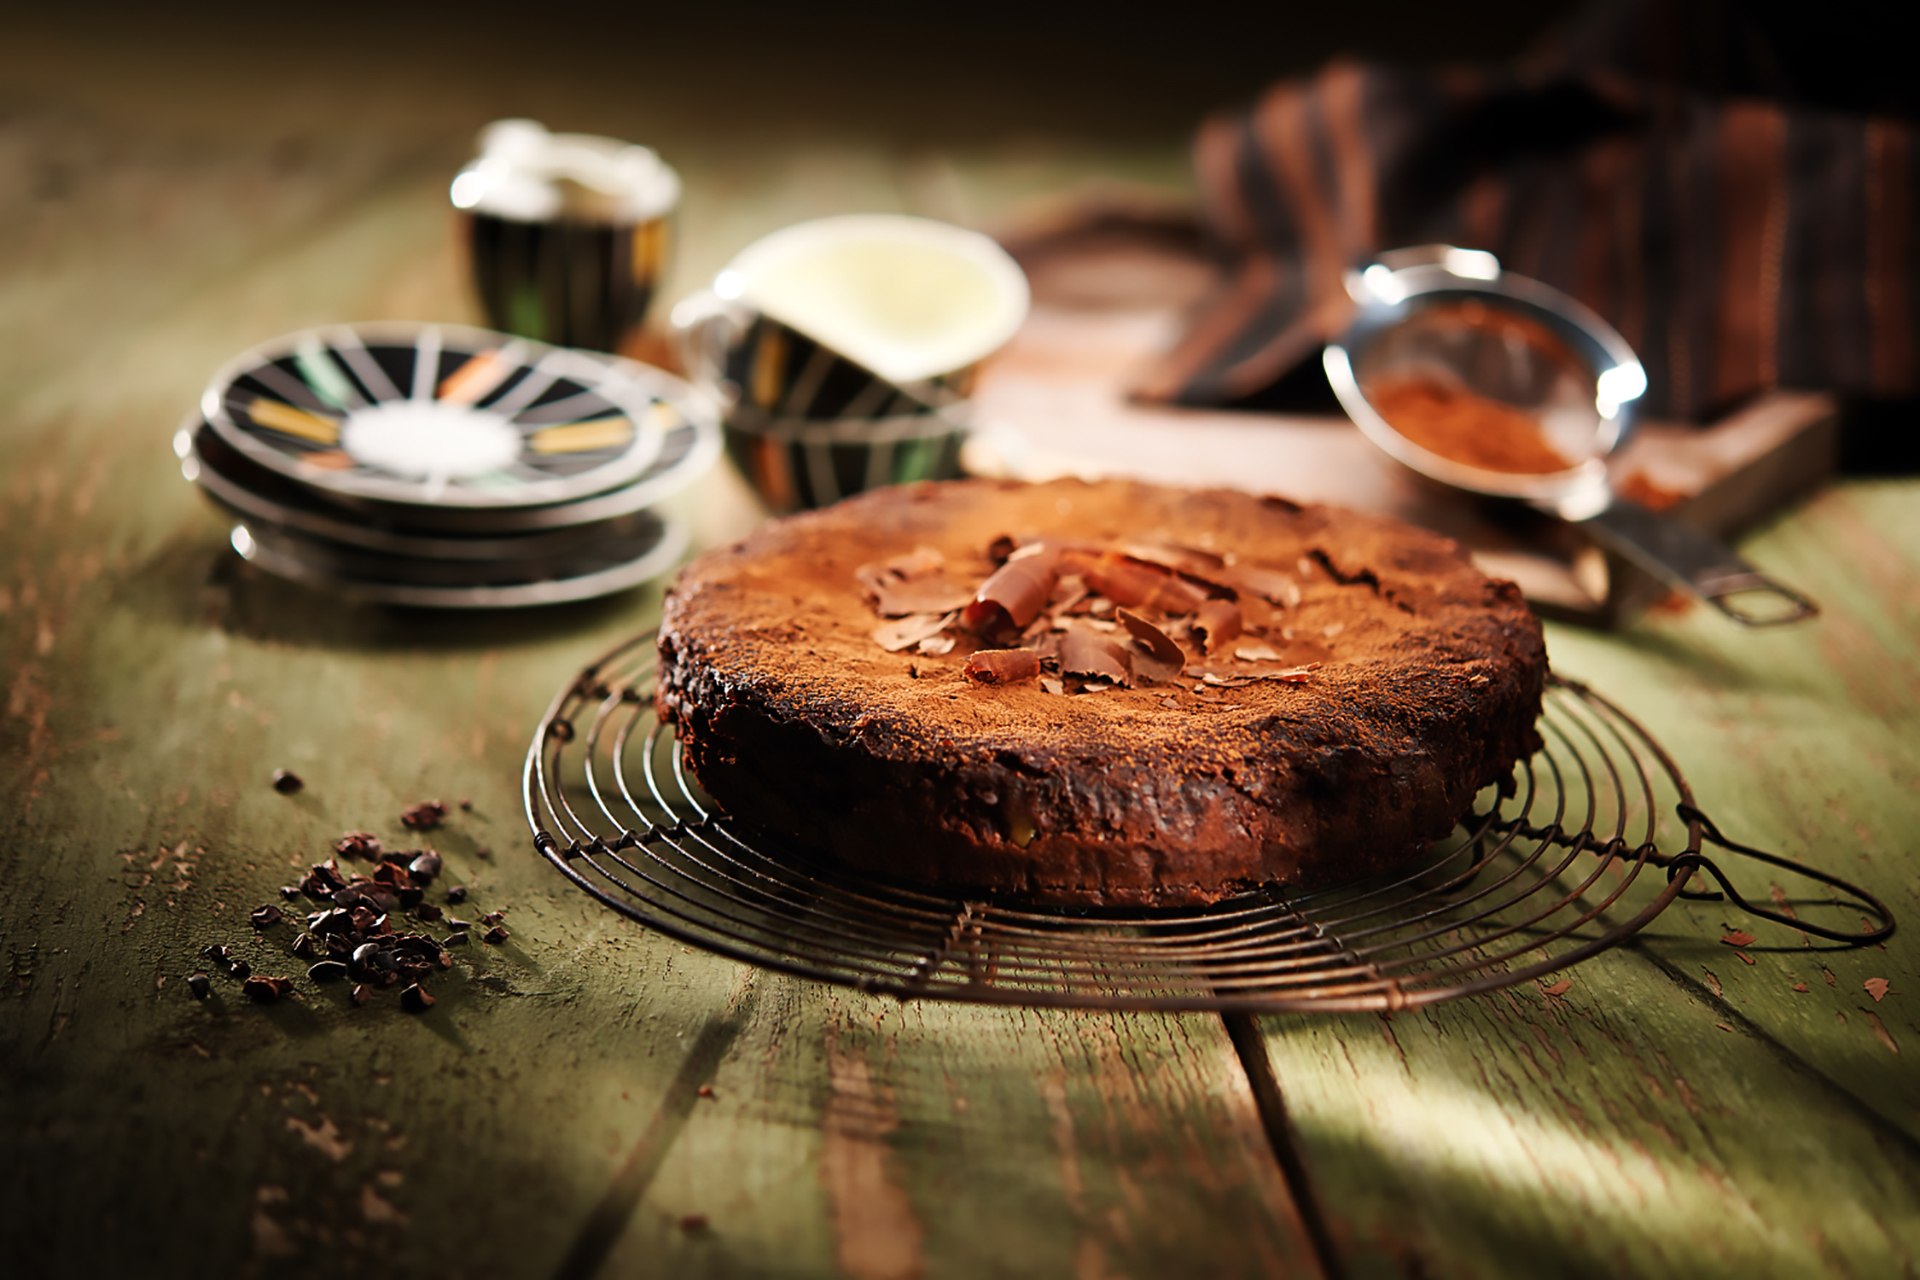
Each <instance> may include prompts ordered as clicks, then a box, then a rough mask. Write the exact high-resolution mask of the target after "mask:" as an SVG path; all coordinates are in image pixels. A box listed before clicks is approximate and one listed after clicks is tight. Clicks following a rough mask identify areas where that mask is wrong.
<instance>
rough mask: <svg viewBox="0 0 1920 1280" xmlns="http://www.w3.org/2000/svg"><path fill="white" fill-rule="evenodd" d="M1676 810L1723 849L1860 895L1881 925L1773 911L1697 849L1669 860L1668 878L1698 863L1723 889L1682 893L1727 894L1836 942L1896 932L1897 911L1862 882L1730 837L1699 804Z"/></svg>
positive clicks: (1751, 909)
mask: <svg viewBox="0 0 1920 1280" xmlns="http://www.w3.org/2000/svg"><path fill="white" fill-rule="evenodd" d="M1675 810H1676V811H1677V812H1678V813H1679V815H1680V819H1681V821H1683V822H1698V823H1699V824H1700V826H1701V829H1702V831H1703V832H1704V833H1705V835H1706V838H1707V839H1708V840H1710V841H1712V842H1713V843H1714V844H1717V845H1719V846H1720V847H1721V848H1722V849H1726V850H1729V851H1731V852H1733V853H1738V854H1741V855H1742V856H1744V857H1748V858H1753V859H1755V860H1756V861H1759V862H1764V863H1767V864H1768V865H1769V866H1775V867H1779V868H1780V869H1781V870H1783V871H1791V872H1793V873H1794V874H1795V875H1797V876H1804V877H1805V878H1807V879H1809V880H1817V881H1818V882H1820V883H1821V884H1824V885H1827V886H1829V887H1831V888H1834V889H1838V890H1840V891H1841V892H1842V893H1847V894H1851V895H1852V896H1853V897H1855V898H1857V899H1859V901H1860V902H1861V903H1862V904H1863V905H1865V906H1866V907H1867V908H1868V909H1869V910H1871V911H1872V912H1873V914H1875V915H1876V916H1878V917H1880V927H1879V928H1877V929H1873V930H1871V931H1869V932H1864V933H1842V932H1840V931H1839V930H1838V929H1829V928H1826V927H1825V926H1823V925H1817V924H1809V923H1808V922H1806V921H1805V920H1800V919H1797V918H1795V917H1793V916H1790V915H1786V914H1783V913H1781V912H1778V911H1769V910H1768V909H1767V908H1765V907H1761V906H1756V905H1755V904H1753V903H1751V902H1748V901H1747V900H1746V899H1745V898H1743V897H1741V896H1740V891H1739V890H1738V889H1735V888H1734V887H1733V883H1732V881H1730V880H1728V879H1727V873H1726V872H1724V871H1722V870H1721V869H1720V866H1719V864H1718V863H1716V862H1714V860H1713V859H1711V858H1708V857H1705V856H1703V855H1702V854H1699V853H1696V852H1688V853H1683V854H1679V855H1677V856H1675V857H1674V858H1673V859H1672V860H1671V861H1669V862H1668V863H1667V880H1668V882H1669V883H1671V882H1672V880H1673V878H1674V876H1676V875H1677V874H1679V873H1680V871H1682V870H1683V869H1685V868H1687V867H1697V868H1699V869H1700V870H1702V871H1704V872H1706V873H1707V874H1708V875H1710V876H1712V877H1713V878H1714V879H1715V880H1716V881H1718V882H1719V885H1720V889H1721V892H1720V893H1715V892H1713V891H1711V890H1706V891H1701V890H1689V889H1683V890H1681V892H1680V896H1681V897H1683V898H1690V899H1693V900H1695V901H1699V902H1718V901H1720V900H1721V898H1723V897H1725V898H1730V899H1732V900H1733V904H1734V905H1735V906H1736V907H1739V908H1740V909H1741V910H1742V911H1744V912H1746V913H1747V914H1748V915H1750V916H1759V917H1760V918H1761V919H1762V920H1772V921H1774V922H1775V923H1777V924H1784V925H1786V926H1787V927H1789V928H1792V929H1798V930H1800V931H1801V932H1802V933H1811V934H1813V935H1815V936H1816V937H1821V938H1826V939H1828V940H1830V941H1833V942H1844V943H1846V944H1848V945H1849V946H1855V947H1870V946H1872V945H1873V944H1874V943H1876V942H1884V941H1886V940H1887V939H1888V938H1890V937H1892V936H1893V930H1894V922H1893V912H1892V911H1890V910H1888V909H1887V904H1886V903H1884V902H1882V901H1880V899H1878V898H1876V897H1875V896H1874V895H1873V894H1871V893H1868V892H1867V891H1866V890H1865V889H1862V888H1861V887H1860V886H1859V885H1857V884H1854V883H1853V882H1852V881H1850V880H1843V879H1841V878H1840V877H1839V876H1836V875H1832V874H1830V873H1828V872H1825V871H1821V870H1819V869H1817V868H1814V867H1807V866H1802V865H1801V864H1799V863H1797V862H1792V861H1789V860H1788V859H1786V858H1783V857H1781V856H1780V855H1778V854H1774V853H1768V852H1766V851H1765V850H1764V849H1756V848H1754V847H1753V846H1752V845H1745V844H1741V843H1739V842H1738V841H1736V840H1729V839H1728V838H1727V837H1726V836H1725V835H1723V834H1722V833H1721V831H1720V828H1719V827H1717V826H1715V825H1714V822H1713V819H1712V818H1709V817H1708V816H1707V815H1706V814H1705V813H1704V812H1702V811H1701V810H1700V808H1699V807H1698V806H1697V805H1692V804H1688V803H1687V802H1685V801H1682V802H1681V803H1680V804H1678V805H1676V806H1675Z"/></svg>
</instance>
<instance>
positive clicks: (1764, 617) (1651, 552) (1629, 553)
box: [1577, 499, 1820, 627]
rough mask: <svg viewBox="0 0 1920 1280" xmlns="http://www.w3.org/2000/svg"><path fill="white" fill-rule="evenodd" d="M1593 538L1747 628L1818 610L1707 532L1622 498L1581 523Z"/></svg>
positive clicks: (1776, 623) (1796, 618)
mask: <svg viewBox="0 0 1920 1280" xmlns="http://www.w3.org/2000/svg"><path fill="white" fill-rule="evenodd" d="M1577 523H1578V524H1579V525H1580V526H1581V527H1582V528H1583V529H1585V530H1587V531H1588V532H1589V533H1591V534H1592V535H1593V539H1594V541H1596V542H1598V543H1600V544H1601V545H1602V546H1604V547H1606V548H1607V549H1608V550H1610V551H1617V552H1619V553H1620V554H1621V555H1623V556H1625V557H1626V558H1627V559H1629V560H1631V561H1632V562H1633V563H1635V564H1637V565H1639V566H1640V567H1641V568H1642V569H1645V570H1646V571H1647V572H1649V573H1651V574H1653V575H1654V576H1656V577H1658V578H1661V579H1662V580H1664V581H1666V582H1669V583H1672V584H1673V585H1674V586H1676V587H1679V588H1681V589H1682V590H1684V591H1689V592H1692V593H1693V594H1694V595H1696V596H1698V597H1700V598H1701V599H1702V600H1705V601H1706V602H1707V603H1708V604H1710V605H1712V606H1713V607H1714V608H1716V609H1718V610H1719V611H1720V612H1722V613H1724V614H1726V615H1727V616H1728V617H1729V618H1732V619H1733V620H1734V621H1735V622H1738V623H1740V624H1741V625H1742V626H1748V627H1773V626H1779V625H1781V624H1782V623H1788V622H1798V621H1800V620H1801V619H1803V618H1811V617H1812V616H1814V615H1815V614H1817V613H1818V612H1820V610H1819V608H1818V607H1817V606H1815V604H1814V603H1813V601H1811V600H1809V599H1807V598H1806V597H1805V596H1803V595H1801V594H1800V593H1799V592H1798V591H1795V590H1794V589H1793V588H1792V587H1789V586H1786V585H1785V584H1783V583H1779V582H1775V581H1774V580H1773V579H1772V578H1769V577H1768V576H1767V575H1766V574H1764V573H1761V572H1760V571H1759V570H1758V569H1755V568H1754V567H1753V566H1752V565H1750V564H1748V563H1747V562H1746V561H1744V560H1742V559H1741V558H1740V557H1739V556H1738V555H1736V554H1734V552H1733V550H1732V548H1730V547H1728V546H1727V545H1726V544H1725V543H1723V542H1721V541H1720V540H1719V539H1718V538H1712V537H1709V536H1707V535H1706V534H1704V533H1699V532H1696V531H1695V530H1693V529H1691V528H1689V527H1687V526H1686V525H1684V524H1681V523H1680V522H1679V521H1677V520H1673V519H1670V518H1669V517H1667V516H1663V515H1659V514H1657V513H1655V512H1652V511H1649V510H1647V509H1646V508H1645V507H1642V506H1638V505H1636V504H1634V503H1631V502H1623V501H1620V500H1618V499H1616V500H1614V501H1613V502H1612V503H1611V504H1610V505H1608V506H1606V507H1604V508H1602V509H1601V510H1600V511H1598V512H1597V513H1595V514H1593V515H1590V516H1587V517H1585V518H1584V519H1581V520H1579V521H1578V522H1577Z"/></svg>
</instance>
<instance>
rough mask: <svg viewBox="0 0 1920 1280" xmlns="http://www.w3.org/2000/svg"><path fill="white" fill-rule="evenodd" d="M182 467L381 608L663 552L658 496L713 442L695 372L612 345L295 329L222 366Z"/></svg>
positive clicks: (190, 429) (613, 586) (365, 328)
mask: <svg viewBox="0 0 1920 1280" xmlns="http://www.w3.org/2000/svg"><path fill="white" fill-rule="evenodd" d="M174 451H175V452H176V453H178V454H179V455H180V466H181V471H182V473H183V474H184V475H185V476H186V477H187V479H189V480H191V481H193V482H194V483H196V484H198V485H199V486H200V487H201V489H202V490H203V491H204V492H205V493H206V495H207V496H208V497H209V498H210V499H212V500H213V502H214V503H215V504H216V505H217V506H219V507H220V508H222V509H223V510H225V511H227V512H229V513H230V514H232V515H233V516H235V517H236V518H237V519H238V520H239V523H238V524H236V525H235V526H234V529H233V546H234V550H236V551H238V552H239V553H240V554H241V555H242V556H244V557H246V558H247V559H248V560H251V561H252V562H253V563H254V564H256V565H258V566H260V567H261V568H263V569H265V570H267V571H269V572H271V573H275V574H279V575H281V576H282V577H286V578H292V579H294V580H296V581H300V582H305V583H309V584H312V585H315V586H319V587H324V588H327V589H330V590H334V591H338V592H341V593H343V594H347V595H351V596H355V597H358V598H360V599H364V600H372V601H377V602H380V603H384V604H397V605H414V606H426V607H437V608H463V609H470V608H483V609H484V608H509V607H515V606H524V605H539V604H557V603H560V602H562V601H568V600H585V599H589V598H591V597H594V596H601V595H606V594H608V593H609V592H613V591H619V590H622V589H623V588H626V587H631V586H634V585H636V584H638V583H641V582H644V581H646V580H648V579H649V578H653V577H657V576H658V575H659V574H661V573H663V572H664V571H666V570H667V569H668V568H670V567H672V566H673V564H674V563H675V562H676V561H678V560H679V558H680V556H681V554H682V553H683V552H684V551H685V549H686V542H687V538H686V532H685V530H684V528H682V527H681V526H680V525H679V524H677V523H676V522H674V521H672V520H668V519H666V518H664V517H662V516H660V515H658V514H656V513H655V512H654V511H653V510H652V509H651V508H652V507H653V506H654V504H656V503H658V502H659V501H660V500H661V499H662V498H664V497H666V496H667V495H668V494H670V493H673V492H675V491H676V490H678V489H681V488H683V487H684V486H686V485H687V484H688V483H689V482H691V481H692V480H693V479H695V478H696V477H697V476H699V475H700V474H701V473H702V472H704V471H705V470H706V469H707V468H708V467H709V466H711V465H712V464H713V462H714V460H715V459H716V458H717V457H718V456H719V453H720V428H719V423H718V419H717V417H716V416H715V415H714V413H713V412H712V411H711V410H710V409H709V408H708V406H707V403H706V402H705V400H704V399H702V398H701V397H700V396H699V395H698V394H697V393H696V392H694V391H693V390H692V389H691V388H690V387H688V386H687V384H685V383H683V382H681V381H680V380H679V379H677V378H674V377H672V376H671V375H669V374H666V373H663V372H661V371H660V370H658V369H654V368H652V367H650V366H647V365H642V364H638V363H635V362H634V361H631V360H622V359H619V358H618V357H614V356H607V355H600V354H597V353H590V352H585V351H572V350H567V349H565V348H560V347H549V346H544V345H542V344H540V343H537V342H532V341H529V340H527V339H524V338H513V337H508V336H506V335H504V334H497V333H488V332H485V331H483V330H479V329H466V328H460V327H457V326H453V325H419V324H415V325H353V326H339V327H335V328H330V329H315V330H310V331H307V332H304V333H296V334H291V335H289V336H287V337H285V338H279V339H276V340H275V341H273V342H270V343H266V344H264V345H262V346H259V347H256V348H254V349H253V350H251V351H248V352H246V353H244V354H243V355H240V356H238V357H236V358H235V359H233V360H232V361H230V362H228V364H227V365H226V367H224V368H223V369H221V370H220V372H219V373H217V374H216V375H214V379H213V382H212V384H211V385H210V386H209V387H208V388H207V391H206V394H205V396H203V397H202V400H201V404H200V409H199V412H198V413H196V414H194V415H192V416H191V417H189V419H188V420H187V422H186V423H185V424H184V425H183V426H182V428H181V430H180V431H179V433H178V434H177V435H176V436H175V437H174Z"/></svg>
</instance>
